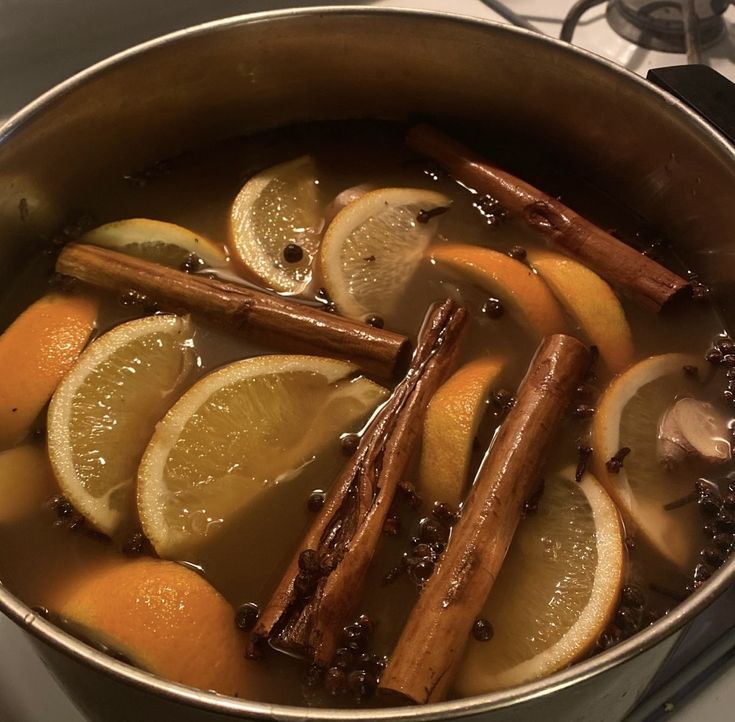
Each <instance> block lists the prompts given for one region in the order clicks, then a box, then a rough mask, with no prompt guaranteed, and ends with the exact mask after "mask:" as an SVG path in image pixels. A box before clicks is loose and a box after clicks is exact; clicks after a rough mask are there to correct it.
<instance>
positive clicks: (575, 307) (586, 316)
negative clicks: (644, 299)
mask: <svg viewBox="0 0 735 722" xmlns="http://www.w3.org/2000/svg"><path fill="white" fill-rule="evenodd" d="M527 258H528V261H529V263H530V264H531V266H532V268H533V269H534V270H536V271H537V272H538V274H539V275H540V276H541V278H542V279H543V280H544V281H545V282H546V284H547V285H548V287H549V288H550V289H551V291H552V293H553V294H554V295H555V296H556V299H557V300H558V301H559V303H561V305H562V306H563V307H564V310H565V311H566V312H567V313H568V314H569V315H570V316H571V317H572V319H573V320H574V322H575V323H576V324H577V325H578V326H579V327H580V329H581V330H582V332H583V333H584V335H585V336H586V337H587V338H588V339H589V341H590V343H592V344H594V345H595V346H597V348H598V349H599V351H600V358H602V360H603V361H604V362H605V363H606V364H607V367H608V368H609V369H610V371H612V372H613V373H619V372H620V371H623V370H624V369H626V368H627V367H628V366H630V364H631V362H632V361H633V337H632V334H631V331H630V326H629V325H628V320H627V319H626V317H625V311H623V307H622V306H621V305H620V301H619V300H618V297H617V296H616V295H615V292H614V291H613V290H612V288H610V286H609V285H608V284H607V283H606V282H605V281H603V280H602V279H601V278H600V277H599V276H598V275H597V274H596V273H595V272H594V271H591V270H590V269H589V268H587V267H586V266H583V265H582V264H581V263H577V261H573V260H572V259H571V258H566V257H565V256H560V255H558V254H556V253H551V252H550V251H544V250H537V249H529V250H528V251H527Z"/></svg>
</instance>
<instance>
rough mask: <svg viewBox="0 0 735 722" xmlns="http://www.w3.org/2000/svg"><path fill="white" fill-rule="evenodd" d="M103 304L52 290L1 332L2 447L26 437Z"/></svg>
mask: <svg viewBox="0 0 735 722" xmlns="http://www.w3.org/2000/svg"><path fill="white" fill-rule="evenodd" d="M97 310H98V303H97V301H96V300H94V299H92V298H90V297H88V296H81V295H66V294H57V293H52V294H49V295H48V296H44V297H43V298H41V299H39V300H38V301H36V302H35V303H34V304H33V305H31V306H29V307H28V308H27V309H26V310H25V311H24V312H23V313H22V314H21V315H20V316H18V318H16V319H15V321H13V323H12V324H11V325H10V326H9V327H8V329H7V330H6V331H5V333H3V335H2V336H0V448H3V447H8V446H12V445H13V444H17V443H18V442H20V441H22V440H23V439H24V438H25V437H26V436H27V435H28V433H29V432H30V430H31V426H32V424H33V422H34V421H35V419H36V417H37V416H38V414H39V413H40V412H41V409H43V407H44V406H45V405H46V404H47V403H48V400H49V399H50V398H51V395H52V394H53V393H54V389H55V388H56V386H57V385H58V383H59V381H61V379H62V378H63V376H64V374H65V373H66V372H67V371H68V370H69V369H70V368H71V367H72V364H73V363H74V362H75V361H76V360H77V358H78V356H79V354H80V353H81V352H82V349H83V348H84V345H85V344H86V343H87V340H88V339H89V336H90V334H91V333H92V331H93V330H94V325H95V321H96V320H97Z"/></svg>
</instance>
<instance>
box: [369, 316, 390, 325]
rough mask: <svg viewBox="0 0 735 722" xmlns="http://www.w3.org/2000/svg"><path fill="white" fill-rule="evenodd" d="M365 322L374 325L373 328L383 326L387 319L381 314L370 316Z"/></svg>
mask: <svg viewBox="0 0 735 722" xmlns="http://www.w3.org/2000/svg"><path fill="white" fill-rule="evenodd" d="M365 323H367V325H368V326H372V327H373V328H383V326H384V325H385V321H383V319H382V318H381V317H380V316H369V317H368V318H367V319H366V320H365Z"/></svg>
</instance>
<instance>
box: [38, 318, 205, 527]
mask: <svg viewBox="0 0 735 722" xmlns="http://www.w3.org/2000/svg"><path fill="white" fill-rule="evenodd" d="M194 360H195V358H194V351H193V349H192V348H191V327H190V324H189V321H188V319H186V318H181V317H179V316H173V315H166V316H163V315H162V316H149V317H148V318H140V319H136V320H134V321H129V322H127V323H124V324H122V325H120V326H117V327H116V328H114V329H113V330H112V331H108V332H107V333H106V334H104V335H103V336H101V337H100V338H98V339H97V340H96V341H95V342H94V343H92V344H91V345H90V346H89V348H88V349H86V350H85V351H84V353H83V354H82V355H81V357H80V358H79V361H78V362H77V364H76V365H75V366H74V368H73V369H72V370H71V371H70V372H69V374H67V376H66V377H65V378H64V380H63V381H62V382H61V384H59V387H58V389H57V390H56V393H55V394H54V397H53V399H52V400H51V405H50V406H49V413H48V447H49V456H50V459H51V465H52V466H53V469H54V473H55V474H56V478H57V479H58V482H59V485H60V486H61V489H62V491H63V492H64V494H65V495H66V496H67V498H68V499H69V501H71V503H72V504H73V505H74V506H75V507H76V509H77V511H79V512H80V513H81V514H83V515H84V516H85V517H86V518H87V519H88V520H89V521H90V522H91V523H92V525H93V526H94V527H95V528H97V529H98V530H99V531H101V532H104V533H105V534H110V535H111V534H114V533H115V532H116V531H117V530H118V529H120V528H127V527H128V526H129V525H130V523H131V521H132V520H133V519H134V514H135V507H134V504H133V499H132V497H133V491H134V482H135V471H136V469H137V468H138V463H139V462H140V457H141V455H142V453H143V450H144V449H145V446H146V444H147V443H148V440H149V439H150V437H151V434H152V433H153V428H154V426H155V424H156V422H157V421H158V420H159V419H160V418H161V417H162V416H163V414H164V413H165V411H166V409H167V408H168V406H169V405H170V403H171V401H172V399H173V398H174V395H175V394H176V393H177V391H178V390H179V389H180V387H181V385H182V382H183V381H184V379H185V378H186V376H187V375H188V372H189V370H190V369H191V368H192V366H193V364H194Z"/></svg>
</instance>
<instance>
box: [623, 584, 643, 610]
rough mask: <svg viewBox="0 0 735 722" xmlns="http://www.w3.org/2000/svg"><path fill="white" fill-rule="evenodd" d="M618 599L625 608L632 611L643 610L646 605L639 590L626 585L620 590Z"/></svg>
mask: <svg viewBox="0 0 735 722" xmlns="http://www.w3.org/2000/svg"><path fill="white" fill-rule="evenodd" d="M620 597H621V600H622V602H623V604H624V605H625V606H627V607H631V608H633V609H643V607H645V605H646V600H645V599H644V598H643V594H642V592H641V590H640V589H638V587H634V586H632V585H630V584H626V585H625V586H624V587H623V588H622V590H621V593H620Z"/></svg>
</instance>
